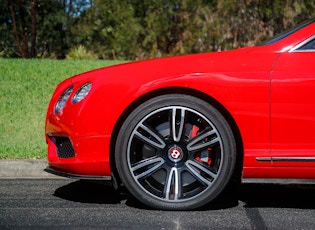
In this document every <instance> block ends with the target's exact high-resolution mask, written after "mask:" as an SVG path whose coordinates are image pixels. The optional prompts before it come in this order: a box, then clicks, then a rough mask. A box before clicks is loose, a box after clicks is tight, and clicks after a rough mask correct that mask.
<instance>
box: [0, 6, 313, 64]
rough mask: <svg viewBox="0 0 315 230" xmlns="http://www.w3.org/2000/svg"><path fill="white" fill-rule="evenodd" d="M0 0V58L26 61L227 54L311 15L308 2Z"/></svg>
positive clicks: (310, 7) (270, 35)
mask: <svg viewBox="0 0 315 230" xmlns="http://www.w3.org/2000/svg"><path fill="white" fill-rule="evenodd" d="M2 2H3V4H2V5H0V55H1V56H4V57H25V58H29V57H32V58H33V57H50V58H65V57H66V56H67V55H68V57H69V54H70V53H71V55H72V56H73V52H74V51H76V52H78V51H79V50H86V51H88V52H86V53H87V54H89V55H90V57H91V56H92V57H98V58H100V59H144V58H152V57H161V56H167V55H181V54H188V53H199V52H206V51H216V50H226V49H231V48H237V47H241V46H247V45H254V44H257V43H259V42H262V41H263V40H265V39H267V38H269V37H272V36H274V35H275V34H277V33H279V32H281V31H283V30H285V29H288V28H290V27H292V26H293V25H295V24H297V23H299V22H301V21H303V20H306V19H309V18H312V17H314V14H315V2H313V1H308V0H240V1H239V0H152V1H143V0H2ZM79 48H80V49H79ZM83 53H84V52H83ZM71 55H70V56H71ZM74 56H75V55H74ZM80 57H81V58H82V56H80Z"/></svg>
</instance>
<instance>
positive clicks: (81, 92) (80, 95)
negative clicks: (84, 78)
mask: <svg viewBox="0 0 315 230" xmlns="http://www.w3.org/2000/svg"><path fill="white" fill-rule="evenodd" d="M91 88H92V83H90V82H88V83H85V84H84V85H82V86H81V87H80V88H79V89H78V91H77V92H76V93H75V94H74V96H73V98H72V103H73V104H75V103H78V102H80V101H82V100H83V99H84V98H85V97H86V95H88V93H89V92H90V90H91Z"/></svg>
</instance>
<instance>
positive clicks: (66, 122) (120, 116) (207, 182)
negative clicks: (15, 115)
mask: <svg viewBox="0 0 315 230" xmlns="http://www.w3.org/2000/svg"><path fill="white" fill-rule="evenodd" d="M314 51H315V20H310V21H308V22H306V23H304V24H301V25H299V26H297V27H296V28H294V29H292V30H290V31H287V32H285V33H283V34H281V35H280V36H278V37H276V38H275V39H272V40H270V41H269V42H267V43H265V44H264V45H261V46H255V47H249V48H242V49H237V50H231V51H224V52H212V53H204V54H196V55H187V56H179V57H171V58H161V59H155V60H147V61H140V62H134V63H127V64H122V65H117V66H111V67H107V68H102V69H97V70H94V71H90V72H87V73H83V74H80V75H78V76H74V77H72V78H69V79H67V80H65V81H63V82H62V83H60V84H59V85H58V87H57V88H56V90H55V92H54V94H53V96H52V99H51V102H50V104H49V108H48V112H47V118H46V127H45V134H46V140H47V143H48V164H49V165H48V167H47V169H46V170H47V171H49V172H51V173H54V174H58V175H63V176H69V177H75V178H84V179H103V180H111V181H112V182H113V184H114V185H121V184H123V185H124V186H125V187H126V188H127V189H128V190H129V191H130V192H131V194H133V195H134V196H135V197H136V198H137V199H139V200H140V201H141V202H143V203H144V204H146V205H148V206H150V207H153V208H156V209H164V210H188V209H196V208H199V207H201V206H203V205H205V204H208V203H209V202H210V201H212V200H213V199H214V198H216V197H217V196H218V195H219V194H220V193H222V191H223V190H224V189H225V188H227V187H230V186H229V185H230V184H231V182H238V181H241V180H242V181H245V182H246V181H247V182H250V181H255V182H257V181H258V182H259V181H264V182H266V181H267V182H268V181H270V182H274V181H276V182H290V183H291V182H314V181H315V180H314V179H315V53H314Z"/></svg>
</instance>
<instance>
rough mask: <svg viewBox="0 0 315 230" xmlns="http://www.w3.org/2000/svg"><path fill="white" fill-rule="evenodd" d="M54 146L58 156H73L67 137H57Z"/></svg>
mask: <svg viewBox="0 0 315 230" xmlns="http://www.w3.org/2000/svg"><path fill="white" fill-rule="evenodd" d="M56 147H57V154H58V157H59V158H71V157H74V156H75V153H74V149H73V147H72V144H71V141H70V140H69V138H67V137H57V138H56Z"/></svg>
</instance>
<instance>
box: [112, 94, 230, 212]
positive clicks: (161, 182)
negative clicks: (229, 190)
mask: <svg viewBox="0 0 315 230" xmlns="http://www.w3.org/2000/svg"><path fill="white" fill-rule="evenodd" d="M115 159H116V167H117V170H118V173H119V175H120V177H121V179H122V181H123V183H124V185H125V186H126V187H127V189H128V190H129V191H130V192H131V193H132V194H133V195H134V196H135V197H136V198H137V199H139V200H140V201H141V202H143V203H145V204H146V205H149V206H151V207H153V208H158V209H168V210H187V209H195V208H198V207H201V206H203V205H205V204H207V203H209V202H210V201H212V200H213V199H214V198H215V197H217V195H219V194H220V192H221V191H222V190H223V189H224V187H226V185H227V183H228V182H229V180H230V178H231V175H232V172H233V169H234V165H235V159H236V147H235V141H234V137H233V134H232V131H231V129H230V127H229V125H228V123H227V122H226V121H225V119H224V117H223V116H222V115H221V114H220V113H219V112H218V111H217V110H216V109H215V108H214V107H213V106H211V105H209V104H208V103H206V102H205V101H202V100H200V99H198V98H195V97H191V96H187V95H179V94H172V95H164V96H160V97H156V98H153V99H151V100H149V101H147V102H145V103H143V104H141V105H140V106H139V107H138V108H137V109H135V110H134V111H133V112H132V113H131V114H130V115H129V117H128V118H127V119H126V121H125V122H124V124H123V126H122V128H121V130H120V132H119V135H118V138H117V142H116V155H115Z"/></svg>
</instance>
